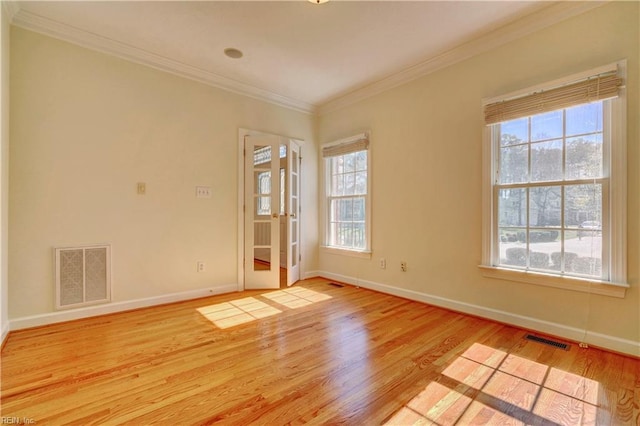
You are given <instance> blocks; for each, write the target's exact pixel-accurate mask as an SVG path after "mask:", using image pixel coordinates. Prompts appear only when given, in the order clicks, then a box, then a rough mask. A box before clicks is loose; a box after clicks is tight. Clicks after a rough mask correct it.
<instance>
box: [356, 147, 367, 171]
mask: <svg viewBox="0 0 640 426" xmlns="http://www.w3.org/2000/svg"><path fill="white" fill-rule="evenodd" d="M355 154H356V171H360V170H367V151H358V152H356V153H355Z"/></svg>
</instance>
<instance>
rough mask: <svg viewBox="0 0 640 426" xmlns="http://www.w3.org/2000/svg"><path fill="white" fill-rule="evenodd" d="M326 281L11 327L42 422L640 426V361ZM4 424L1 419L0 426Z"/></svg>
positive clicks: (12, 401) (8, 383)
mask: <svg viewBox="0 0 640 426" xmlns="http://www.w3.org/2000/svg"><path fill="white" fill-rule="evenodd" d="M525 334H526V332H525V331H523V330H520V329H517V328H514V327H509V326H506V325H501V324H497V323H494V322H491V321H484V320H480V319H477V318H473V317H469V316H465V315H461V314H456V313H453V312H450V311H446V310H443V309H439V308H435V307H432V306H428V305H423V304H420V303H417V302H412V301H408V300H404V299H400V298H397V297H393V296H389V295H384V294H380V293H375V292H372V291H369V290H365V289H360V288H355V287H351V286H344V287H337V286H333V285H331V284H329V281H327V280H324V279H314V280H308V281H302V282H300V283H298V284H296V285H295V286H293V287H290V288H288V289H280V290H276V291H270V292H269V291H247V292H243V293H234V294H228V295H222V296H215V297H210V298H205V299H199V300H193V301H188V302H182V303H176V304H171V305H165V306H161V307H155V308H149V309H142V310H138V311H132V312H126V313H121V314H114V315H109V316H103V317H98V318H91V319H86V320H80V321H75V322H71V323H66V324H57V325H51V326H47V327H42V328H37V329H31V330H25V331H19V332H12V333H11V334H10V336H9V338H8V341H7V343H6V346H5V348H4V350H3V352H2V359H1V368H2V388H1V401H0V402H1V415H2V416H3V421H4V420H5V418H6V417H19V418H20V420H21V421H23V424H24V423H25V422H24V419H25V418H26V419H27V421H29V420H33V421H35V422H37V424H48V425H49V424H51V425H57V424H80V425H85V424H122V423H126V424H134V425H141V424H163V425H164V424H167V425H168V424H171V425H183V424H214V423H218V422H219V423H222V424H239V425H247V424H266V425H280V424H299V423H312V424H337V423H343V424H353V425H363V424H366V425H369V424H414V423H419V424H437V425H453V424H459V425H471V424H495V425H504V424H534V425H558V424H571V425H574V424H575V425H638V424H640V360H637V359H633V358H629V357H624V356H621V355H616V354H612V353H608V352H605V351H600V350H597V349H581V348H579V347H578V346H577V345H575V344H572V345H571V347H570V349H569V350H568V351H564V350H561V349H557V348H553V347H550V346H547V345H544V344H540V343H537V342H533V341H529V340H525V339H524V338H523V336H524V335H525ZM4 422H5V423H6V421H4Z"/></svg>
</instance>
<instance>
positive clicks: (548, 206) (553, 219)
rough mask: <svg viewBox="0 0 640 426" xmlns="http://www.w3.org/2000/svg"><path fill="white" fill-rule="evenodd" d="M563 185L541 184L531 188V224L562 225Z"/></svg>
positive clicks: (540, 225)
mask: <svg viewBox="0 0 640 426" xmlns="http://www.w3.org/2000/svg"><path fill="white" fill-rule="evenodd" d="M561 190H562V189H561V187H560V186H541V187H534V188H530V189H529V225H530V226H538V227H548V226H553V227H555V226H560V225H561V220H562V218H561V214H560V211H561V199H560V197H561Z"/></svg>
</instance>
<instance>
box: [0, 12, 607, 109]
mask: <svg viewBox="0 0 640 426" xmlns="http://www.w3.org/2000/svg"><path fill="white" fill-rule="evenodd" d="M2 3H3V7H4V8H5V10H7V11H8V12H9V18H10V19H11V22H12V23H13V24H14V25H16V26H19V27H22V28H25V29H27V30H31V31H35V32H38V33H41V34H45V35H48V36H50V37H54V38H57V39H60V40H64V41H67V42H70V43H73V44H76V45H79V46H82V47H85V48H88V49H92V50H96V51H99V52H102V53H107V54H110V55H113V56H116V57H119V58H123V59H126V60H128V61H131V62H135V63H138V64H142V65H146V66H149V67H152V68H155V69H159V70H162V71H165V72H168V73H171V74H174V75H178V76H181V77H184V78H188V79H191V80H195V81H198V82H201V83H204V84H207V85H210V86H213V87H217V88H219V89H223V90H227V91H230V92H233V93H236V94H240V95H243V96H247V97H250V98H253V99H258V100H261V101H265V102H269V103H271V104H274V105H278V106H282V107H285V108H289V109H292V110H295V111H300V112H304V113H307V114H313V113H318V114H326V113H329V112H332V111H335V110H337V109H340V108H343V107H345V106H348V105H351V104H353V103H356V102H358V101H361V100H363V99H366V98H369V97H371V96H374V95H377V94H379V93H382V92H384V91H387V90H389V89H392V88H394V87H397V86H400V85H402V84H405V83H408V82H410V81H413V80H415V79H417V78H420V77H423V76H425V75H427V74H430V73H433V72H435V71H438V70H440V69H443V68H445V67H448V66H450V65H453V64H455V63H458V62H461V61H463V60H465V59H468V58H471V57H473V56H476V55H478V54H481V53H483V52H487V51H489V50H491V49H494V48H497V47H499V46H502V45H504V44H506V43H509V42H511V41H513V40H516V39H518V38H521V37H524V36H526V35H529V34H531V33H534V32H536V31H539V30H542V29H544V28H546V27H549V26H551V25H554V24H556V23H558V22H561V21H564V20H566V19H569V18H572V17H574V16H577V15H579V14H582V13H585V12H588V11H590V10H592V9H595V8H597V7H600V6H602V5H603V4H607V3H608V2H606V1H590V2H557V3H554V4H552V5H550V6H548V7H545V8H543V9H541V10H539V11H537V12H534V13H532V14H530V15H526V16H524V17H522V18H520V19H518V20H516V21H514V22H511V23H509V24H507V25H504V26H502V27H500V28H497V29H496V30H494V31H491V32H489V33H487V34H485V35H483V36H481V37H476V38H474V39H472V40H470V41H468V42H467V43H464V44H462V45H460V46H458V47H455V48H453V49H451V50H448V51H446V52H443V53H441V54H439V55H437V56H435V57H432V58H429V59H427V60H425V61H423V62H420V63H418V64H416V65H414V66H411V67H409V68H406V69H404V70H401V71H399V72H396V73H393V74H391V75H388V76H386V77H383V78H381V79H377V80H375V81H371V82H369V83H368V84H365V85H363V86H361V87H360V88H356V89H354V90H349V91H347V92H346V93H342V94H339V95H337V96H335V97H333V99H331V100H329V101H328V102H325V103H323V104H312V103H309V102H304V101H301V100H298V99H293V98H289V97H286V96H282V95H279V94H277V93H273V92H271V91H268V90H264V89H260V88H257V87H254V86H250V85H248V84H244V83H241V82H239V81H236V80H233V79H230V78H226V77H223V76H221V75H217V74H215V73H212V72H208V71H205V70H203V69H200V68H196V67H193V66H190V65H187V64H184V63H182V62H179V61H175V60H172V59H169V58H165V57H162V56H160V55H156V54H154V53H151V52H147V51H145V50H142V49H138V48H135V47H133V46H129V45H127V44H124V43H120V42H118V41H115V40H112V39H109V38H106V37H102V36H98V35H96V34H92V33H90V32H88V31H84V30H80V29H78V28H74V27H71V26H69V25H65V24H62V23H60V22H57V21H54V20H52V19H48V18H44V17H41V16H38V15H35V14H33V13H30V12H27V11H25V10H21V9H20V7H19V4H18V2H15V1H8V2H7V1H3V2H2Z"/></svg>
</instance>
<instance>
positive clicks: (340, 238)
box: [325, 150, 368, 251]
mask: <svg viewBox="0 0 640 426" xmlns="http://www.w3.org/2000/svg"><path fill="white" fill-rule="evenodd" d="M367 155H368V152H367V150H361V151H356V152H350V153H347V154H343V155H337V156H333V157H327V158H326V159H325V161H326V162H327V176H326V177H327V186H328V188H327V208H328V214H327V216H328V221H327V222H328V230H327V242H326V243H327V246H329V247H336V248H342V249H348V250H357V251H364V250H366V249H367V247H368V237H367V216H368V215H367V196H368V195H367V194H368V158H367Z"/></svg>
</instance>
